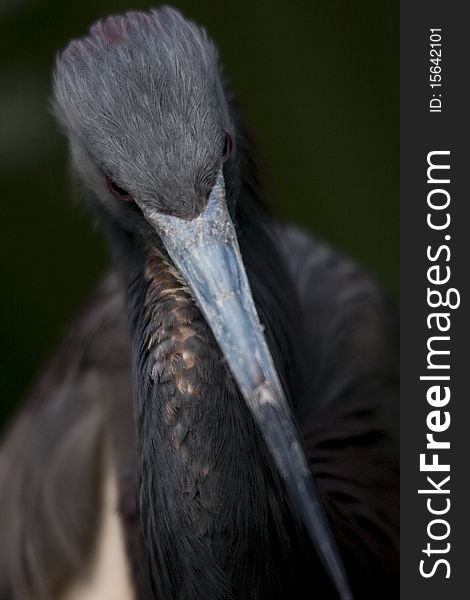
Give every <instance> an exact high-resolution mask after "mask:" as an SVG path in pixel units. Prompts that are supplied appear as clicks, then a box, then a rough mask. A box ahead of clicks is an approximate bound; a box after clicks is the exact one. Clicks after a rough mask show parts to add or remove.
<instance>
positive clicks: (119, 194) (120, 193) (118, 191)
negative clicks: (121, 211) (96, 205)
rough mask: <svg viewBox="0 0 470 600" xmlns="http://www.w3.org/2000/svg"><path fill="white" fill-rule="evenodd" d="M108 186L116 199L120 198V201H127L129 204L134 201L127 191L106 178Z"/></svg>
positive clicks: (109, 178)
mask: <svg viewBox="0 0 470 600" xmlns="http://www.w3.org/2000/svg"><path fill="white" fill-rule="evenodd" d="M106 184H107V186H108V190H109V191H110V192H111V194H112V195H113V196H114V197H115V198H119V200H127V201H128V202H129V201H131V200H133V198H132V196H131V195H130V194H129V192H126V190H123V189H122V188H121V187H119V186H118V185H117V183H115V182H114V181H113V180H112V179H111V177H106Z"/></svg>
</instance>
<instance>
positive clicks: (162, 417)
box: [129, 255, 295, 600]
mask: <svg viewBox="0 0 470 600" xmlns="http://www.w3.org/2000/svg"><path fill="white" fill-rule="evenodd" d="M129 310H130V313H131V327H132V334H133V340H134V342H133V344H134V348H133V362H134V387H135V417H136V425H137V456H138V472H137V486H138V489H137V492H138V501H139V508H140V515H141V525H142V532H143V538H144V542H145V546H146V550H147V554H148V557H149V564H150V573H151V576H152V583H153V586H154V589H155V595H156V597H164V598H175V599H176V598H178V599H181V600H196V599H200V598H213V599H230V598H264V597H270V598H278V597H284V596H283V595H279V594H281V593H282V592H281V590H282V588H283V587H284V586H283V585H282V584H281V581H275V580H276V576H274V577H273V576H272V573H276V572H280V570H281V567H284V569H285V568H286V565H287V562H288V559H287V558H286V552H287V550H286V539H282V538H284V536H285V535H286V531H287V530H288V529H289V530H291V531H292V530H294V529H295V525H293V523H292V518H291V517H290V511H289V509H288V507H287V505H286V503H285V501H284V500H283V493H282V489H281V485H280V482H279V480H278V478H277V476H276V474H275V473H274V471H273V469H272V466H271V463H270V460H269V458H268V456H267V454H266V451H265V448H264V445H263V443H262V440H261V438H260V435H259V433H258V431H257V429H256V426H255V424H254V423H253V421H252V418H251V415H250V414H249V412H248V409H247V408H246V407H245V405H244V402H243V400H242V398H241V396H240V394H239V392H238V389H237V388H236V385H235V383H234V381H233V379H232V377H231V375H230V373H229V372H228V369H227V367H226V365H225V362H224V360H223V358H222V356H221V353H220V351H219V349H218V347H217V345H216V342H215V340H214V338H213V336H212V334H211V332H210V329H209V327H208V326H207V324H206V323H205V321H204V319H203V317H202V315H201V313H200V312H199V310H198V308H197V306H196V304H195V303H194V301H193V298H192V297H191V294H190V292H189V290H188V289H187V288H186V287H185V285H184V283H183V282H182V281H181V280H180V278H179V277H178V275H177V273H176V272H175V270H174V268H173V267H172V266H170V265H169V264H168V263H167V262H166V261H165V260H164V259H163V258H162V257H161V256H159V255H149V256H147V257H146V258H145V260H144V261H143V263H142V264H141V267H140V271H139V273H138V274H137V275H136V277H135V278H134V279H133V282H132V284H131V285H130V286H129ZM267 573H271V575H270V577H269V578H268V577H267ZM283 579H284V582H286V578H283ZM287 579H290V578H287Z"/></svg>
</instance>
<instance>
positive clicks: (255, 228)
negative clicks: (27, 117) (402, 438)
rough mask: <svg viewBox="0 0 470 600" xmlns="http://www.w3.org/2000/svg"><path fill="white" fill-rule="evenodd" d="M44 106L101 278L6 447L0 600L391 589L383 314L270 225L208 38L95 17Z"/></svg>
mask: <svg viewBox="0 0 470 600" xmlns="http://www.w3.org/2000/svg"><path fill="white" fill-rule="evenodd" d="M54 111H55V114H56V116H57V118H58V120H59V122H60V124H61V126H62V128H63V129H64V131H65V133H66V135H67V136H68V140H69V143H70V150H71V155H72V161H73V166H74V171H75V174H76V176H77V179H78V180H79V182H80V185H81V188H82V195H83V196H84V198H85V200H86V202H87V203H88V205H89V206H90V209H91V210H92V212H93V214H94V215H96V217H97V219H98V220H99V222H100V223H101V226H102V228H103V230H104V232H105V234H106V236H107V239H108V242H109V247H110V249H111V256H112V271H111V273H110V274H109V275H108V276H107V277H106V278H105V279H104V281H103V282H102V284H101V285H100V286H99V287H98V290H97V291H96V293H95V295H94V297H93V299H92V300H91V302H90V304H89V305H88V307H87V308H86V309H85V311H84V313H83V315H82V316H81V318H80V319H79V320H78V322H77V323H76V325H75V326H74V327H73V328H72V331H71V333H70V334H69V336H68V337H67V339H66V341H65V342H64V345H63V347H62V349H61V350H60V352H59V354H58V355H57V357H56V359H55V360H54V361H53V362H52V364H51V365H50V367H49V368H48V369H47V370H46V372H45V374H44V376H43V378H42V379H41V381H40V382H39V384H38V386H37V388H36V390H35V393H34V394H33V398H32V399H31V400H30V402H29V403H28V404H27V406H26V408H25V409H24V411H23V412H22V414H21V415H20V416H19V418H18V420H17V422H16V424H15V426H14V427H13V428H12V429H11V431H10V433H9V435H8V436H7V438H6V441H5V443H4V445H3V448H2V453H1V463H0V486H1V487H0V499H1V505H2V509H1V512H0V523H1V538H0V559H1V561H0V598H1V599H2V600H3V599H6V598H15V599H16V598H17V599H21V600H23V599H26V598H43V597H44V598H56V597H62V598H85V597H95V598H113V599H117V598H120V597H122V598H127V597H135V598H138V599H139V600H142V599H144V598H145V599H147V598H148V599H150V598H156V599H161V600H163V599H165V600H166V599H168V600H170V599H175V600H176V599H178V600H192V599H194V600H196V599H198V600H206V599H211V598H213V599H214V600H216V599H217V600H218V599H233V600H236V599H252V600H259V599H265V598H266V599H268V598H269V599H270V600H275V599H287V598H296V599H301V598H313V597H316V598H328V597H331V598H335V597H339V598H341V599H342V600H346V599H348V598H352V594H351V589H352V591H353V592H354V594H355V597H356V598H366V597H374V598H375V597H381V598H385V597H396V596H397V578H396V573H397V538H398V534H397V531H398V526H397V468H396V465H397V456H396V423H397V421H396V399H397V380H396V367H397V365H396V362H397V360H396V355H397V352H396V322H395V317H394V314H393V310H391V309H390V307H389V306H388V303H387V301H386V300H385V299H384V297H383V294H382V293H381V292H380V290H379V289H378V287H377V286H376V285H375V284H374V283H372V282H371V281H370V280H369V279H368V278H367V277H366V276H365V275H363V274H362V273H361V271H360V270H359V269H357V268H356V267H355V266H354V265H352V264H351V263H350V262H349V261H348V260H347V259H344V258H342V257H341V256H339V255H338V254H336V253H335V252H334V251H332V250H329V249H328V248H326V247H325V246H323V245H322V244H320V243H318V242H317V241H315V240H312V239H311V238H310V237H309V236H308V235H306V234H304V233H302V232H300V231H298V230H296V229H294V228H291V227H286V226H283V225H281V224H279V223H278V222H277V221H276V219H274V217H272V216H271V215H270V213H269V211H268V210H267V208H266V206H265V203H264V202H263V196H262V191H261V189H260V185H259V180H258V176H257V172H256V166H255V162H254V156H253V149H252V145H251V143H250V139H249V136H248V135H247V133H246V129H245V127H244V125H243V120H242V118H241V115H240V113H239V110H238V109H237V107H236V105H235V103H234V101H233V98H232V94H231V92H230V88H229V85H228V84H227V82H226V81H225V79H224V78H223V77H222V75H221V72H220V69H219V66H218V58H217V52H216V49H215V47H214V45H213V44H212V43H211V41H210V40H209V39H208V38H207V36H206V34H205V32H204V31H203V30H202V29H200V28H199V27H197V26H196V25H194V24H193V23H191V22H189V21H187V20H185V19H184V18H183V17H182V16H181V15H180V14H179V13H178V12H176V11H175V10H172V9H170V8H162V9H160V10H155V11H151V12H148V13H144V12H133V13H128V14H126V15H124V16H118V17H110V18H108V19H106V20H104V21H102V22H99V23H97V24H96V25H94V26H93V27H92V28H91V30H90V32H89V35H88V36H86V37H85V38H82V39H80V40H77V41H72V42H71V43H70V44H69V45H68V47H67V48H66V49H65V50H64V51H63V52H62V53H61V54H60V55H59V57H58V60H57V65H56V69H55V75H54ZM312 474H314V476H315V478H316V481H317V484H318V489H317V485H316V484H315V483H314V479H313V476H312ZM114 503H116V506H115V505H114ZM323 506H324V507H325V508H323ZM116 507H117V512H116V510H115V509H116ZM115 515H118V518H116V516H115ZM329 523H331V526H330V525H329ZM120 550H122V552H120ZM343 564H344V565H345V569H344V568H343ZM117 582H119V584H118V585H117ZM113 585H114V586H115V588H114V591H112V592H111V591H110V589H112V588H111V586H113ZM86 594H88V596H87V595H86Z"/></svg>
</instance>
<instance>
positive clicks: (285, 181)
mask: <svg viewBox="0 0 470 600" xmlns="http://www.w3.org/2000/svg"><path fill="white" fill-rule="evenodd" d="M170 3H171V4H173V5H174V6H176V7H177V8H179V9H181V10H182V11H183V12H184V13H185V14H186V15H187V16H189V17H191V18H192V19H194V20H195V21H197V22H199V23H201V24H203V25H205V26H206V28H207V30H208V31H209V33H210V35H211V36H212V37H213V39H214V40H215V42H216V44H217V46H218V47H219V50H220V54H221V58H222V62H223V64H224V66H225V69H226V71H227V73H228V74H229V76H230V78H231V80H232V84H233V87H234V89H235V91H236V93H237V95H238V97H239V100H240V102H241V106H242V108H243V110H244V112H245V114H246V116H247V119H248V122H249V124H250V127H251V130H252V132H253V134H254V137H255V139H256V140H257V142H258V145H259V148H260V150H261V153H262V156H263V159H264V168H265V176H266V179H267V181H268V182H269V184H270V188H271V189H272V190H273V191H274V199H273V203H274V205H275V206H276V207H277V210H278V212H280V213H281V214H282V215H283V216H285V217H287V218H288V219H290V220H292V221H295V222H297V223H299V224H301V225H303V226H304V227H306V228H308V229H309V230H311V231H313V232H315V234H316V235H317V236H318V237H321V238H323V239H325V240H328V241H329V242H331V243H332V244H334V245H335V246H337V247H339V248H340V249H342V250H344V251H345V252H347V253H348V254H350V255H351V256H353V257H355V258H356V259H357V260H358V261H359V262H361V263H362V264H363V265H365V267H366V268H368V269H369V271H371V272H372V273H373V274H375V275H376V276H377V277H378V278H379V279H380V280H381V281H382V282H383V283H384V285H385V286H386V287H387V288H388V290H389V291H390V292H391V293H392V295H394V294H396V293H397V291H398V269H399V250H398V248H399V172H398V170H399V167H398V160H399V155H398V144H399V130H398V118H399V101H398V94H399V80H398V61H399V22H398V17H399V14H398V13H399V3H398V2H397V1H396V0H382V1H381V2H377V1H376V0H375V1H372V0H358V1H357V2H350V1H349V0H329V1H328V2H326V1H322V2H320V1H317V0H284V1H283V2H277V1H275V0H269V1H267V0H265V1H264V0H263V1H261V0H236V1H233V2H215V1H213V0H212V1H210V0H197V1H195V0H194V1H189V0H187V1H179V0H175V1H173V2H170ZM130 8H148V5H146V4H142V3H135V2H132V1H131V0H0V47H1V52H0V201H1V229H0V271H1V295H0V303H1V306H0V344H1V355H0V428H1V427H2V426H3V424H4V423H5V422H6V420H7V419H8V417H9V416H11V414H12V412H13V411H14V409H15V407H17V406H18V405H19V403H20V402H21V399H22V398H23V397H24V395H25V394H26V393H27V391H28V388H29V387H30V386H31V384H32V382H33V381H34V377H35V375H36V374H37V373H38V372H39V371H40V370H41V367H42V365H44V363H45V361H46V360H47V357H48V355H49V354H50V353H51V352H52V351H53V349H54V347H55V346H56V345H57V343H58V341H59V340H60V338H61V336H62V335H63V332H64V331H65V330H66V327H67V323H68V322H69V321H70V320H71V318H72V317H73V315H74V314H76V312H77V311H78V310H79V307H80V305H81V304H82V303H83V301H84V300H85V299H86V297H87V295H88V294H89V292H90V290H91V288H92V287H93V284H94V282H95V281H96V280H97V279H98V278H99V276H100V273H102V272H103V270H104V268H105V265H106V252H105V248H104V244H103V241H102V239H101V237H100V235H99V232H96V231H93V229H92V227H91V224H90V222H89V220H88V219H87V216H86V215H84V214H83V213H82V211H81V209H80V207H78V206H75V205H74V204H73V203H72V202H71V196H72V194H71V190H70V186H69V183H68V177H67V151H66V145H65V141H64V138H63V137H62V136H61V134H60V132H59V131H58V128H57V126H56V124H55V122H54V120H53V119H52V117H51V116H50V114H49V107H48V102H49V93H50V74H51V67H52V64H53V61H54V56H55V53H56V51H57V50H58V49H59V48H61V47H63V46H64V45H65V44H66V43H67V41H68V40H69V39H70V38H71V37H79V36H82V35H83V34H85V32H86V30H87V28H88V26H89V24H90V23H91V22H92V21H94V20H95V19H97V18H98V17H100V16H104V15H106V14H109V13H113V12H120V11H124V10H126V9H130Z"/></svg>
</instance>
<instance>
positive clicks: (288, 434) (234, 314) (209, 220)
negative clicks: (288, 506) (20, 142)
mask: <svg viewBox="0 0 470 600" xmlns="http://www.w3.org/2000/svg"><path fill="white" fill-rule="evenodd" d="M54 109H55V114H56V116H57V118H58V120H59V122H60V123H61V125H62V127H63V128H64V129H65V131H66V133H67V136H68V138H69V141H70V147H71V153H72V158H73V164H74V166H75V169H76V171H77V173H78V175H79V177H80V179H81V180H82V182H83V185H84V186H85V187H86V188H87V190H88V192H89V194H88V195H89V196H90V197H91V199H92V201H93V202H95V203H96V204H97V205H98V206H99V207H100V209H101V211H102V212H104V214H106V215H107V216H108V217H109V218H111V219H112V220H113V221H114V222H115V223H116V224H118V226H120V227H122V228H123V229H124V230H126V231H128V232H129V233H131V234H132V235H134V236H136V237H137V238H140V239H144V240H145V241H146V242H147V243H148V242H150V243H151V244H155V245H156V246H158V247H160V248H163V249H164V251H165V252H166V253H167V255H168V256H169V258H170V259H171V261H172V262H173V266H174V267H175V268H176V269H177V271H179V274H180V275H181V278H182V279H183V280H184V281H185V283H186V285H187V287H188V288H189V289H190V290H191V292H192V294H193V297H194V299H195V300H196V302H197V304H198V306H199V308H200V310H201V312H202V314H203V315H204V317H205V319H206V321H207V323H208V325H209V327H210V328H211V330H212V332H213V334H214V337H215V339H216V341H217V343H218V345H219V347H220V349H221V351H222V354H223V356H224V357H225V359H226V361H227V364H228V366H229V368H230V370H231V372H232V375H233V377H234V379H235V381H236V382H237V384H238V386H239V389H240V391H241V393H242V395H243V397H244V399H245V401H246V403H247V405H248V407H249V409H250V411H251V414H252V416H253V418H254V420H255V422H256V423H257V424H258V426H259V428H260V431H261V434H262V436H263V438H264V440H265V442H266V446H267V449H268V451H269V452H270V453H271V455H272V457H273V459H274V463H275V465H276V466H277V468H278V470H279V472H280V474H281V476H282V478H283V480H284V482H285V485H286V489H287V491H288V493H289V494H290V496H291V500H292V503H293V505H294V507H295V508H296V509H297V512H298V514H299V517H300V518H301V519H302V520H303V521H304V524H305V526H306V528H307V530H308V532H309V533H310V536H311V538H312V540H313V542H314V544H315V546H316V547H317V550H318V552H319V554H320V557H321V558H322V559H323V562H324V564H325V566H326V568H327V570H328V571H329V572H330V574H331V576H332V578H333V580H334V581H335V582H336V583H337V585H338V587H339V589H341V594H342V598H348V597H349V596H348V591H347V584H346V583H345V579H344V575H343V573H342V567H341V563H340V560H339V558H338V554H337V551H336V548H335V545H334V541H333V538H332V535H331V533H330V531H329V529H328V525H327V523H326V519H325V517H324V514H323V512H322V508H321V503H320V502H319V499H318V496H317V492H316V488H315V486H314V483H313V480H312V478H311V474H310V470H309V468H308V465H307V462H306V459H305V456H304V454H303V451H302V447H301V443H300V442H299V437H298V433H297V429H296V426H295V424H294V422H293V419H292V416H291V413H290V410H289V407H288V405H287V402H286V399H285V394H284V391H283V389H282V385H281V383H280V379H279V377H278V374H277V372H276V369H275V367H274V363H273V359H272V357H271V353H270V351H269V349H268V346H267V343H266V340H265V337H264V333H263V328H262V326H261V324H260V321H259V318H258V314H257V311H256V308H255V305H254V302H253V298H252V293H251V290H250V285H249V282H248V279H247V276H246V272H245V268H244V264H243V261H242V257H241V254H240V250H239V246H238V241H237V235H236V231H235V227H234V224H233V219H232V217H233V215H234V211H235V203H236V200H237V193H238V189H239V183H238V182H239V179H240V177H239V156H238V154H237V150H238V148H237V131H235V127H234V122H233V120H232V116H231V113H230V111H229V107H228V102H227V99H226V96H225V94H224V87H223V84H222V79H221V75H220V70H219V66H218V58H217V52H216V49H215V47H214V45H213V44H212V43H211V41H210V40H209V39H208V38H207V36H206V34H205V32H204V31H203V30H202V29H200V28H199V27H197V26H196V25H194V24H193V23H191V22H189V21H187V20H186V19H184V18H183V17H182V16H181V15H180V14H179V13H178V12H176V11H175V10H173V9H170V8H162V9H160V10H154V11H151V12H148V13H141V12H139V13H132V12H131V13H128V14H127V15H124V16H117V17H110V18H108V19H106V20H104V21H102V22H99V23H97V24H96V25H94V26H93V27H92V28H91V30H90V33H89V35H88V36H86V37H84V38H82V39H80V40H75V41H72V42H71V43H70V44H69V45H68V47H67V48H66V49H65V50H64V51H63V52H62V53H61V54H60V55H59V57H58V59H57V65H56V69H55V74H54Z"/></svg>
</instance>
